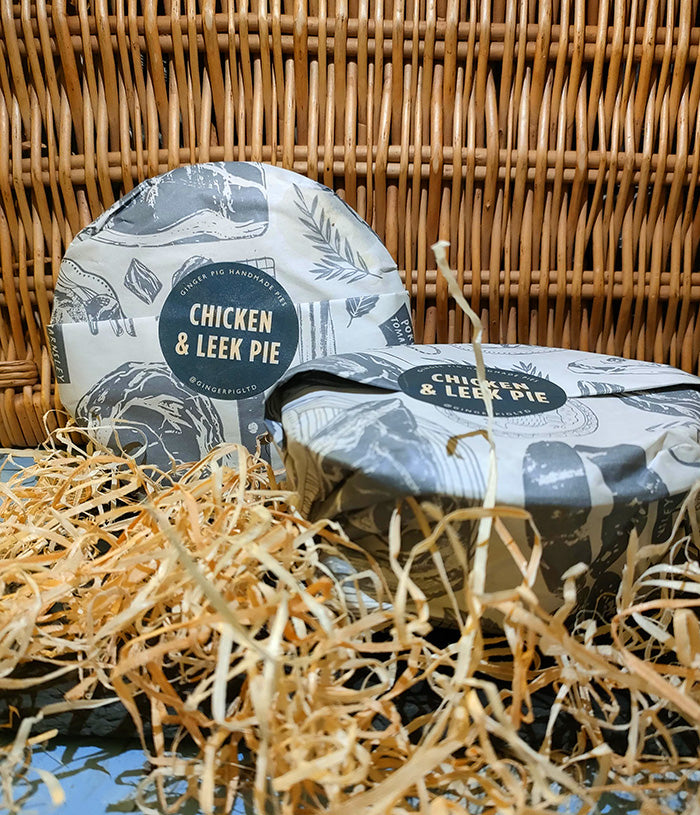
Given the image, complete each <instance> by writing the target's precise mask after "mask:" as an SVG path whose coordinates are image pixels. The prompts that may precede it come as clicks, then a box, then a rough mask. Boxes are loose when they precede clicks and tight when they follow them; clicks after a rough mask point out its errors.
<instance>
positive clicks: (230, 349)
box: [158, 262, 299, 400]
mask: <svg viewBox="0 0 700 815" xmlns="http://www.w3.org/2000/svg"><path fill="white" fill-rule="evenodd" d="M158 336H159V340H160V346H161V349H162V351H163V355H164V357H165V359H166V362H167V363H168V365H169V366H170V368H171V370H172V372H173V373H174V374H175V376H177V378H178V379H179V380H180V381H181V382H184V383H185V384H186V385H188V386H189V387H190V388H192V390H194V391H197V392H198V393H202V394H205V395H207V396H210V397H212V398H213V399H227V400H237V399H247V398H249V397H251V396H255V395H256V394H259V393H262V392H263V391H265V390H266V389H267V388H269V387H271V386H272V385H274V383H275V382H276V381H277V380H278V379H279V378H280V377H281V376H282V374H283V373H284V372H285V371H286V370H287V368H288V367H289V366H290V365H291V362H292V359H293V358H294V354H295V353H296V350H297V344H298V341H299V321H298V319H297V313H296V309H295V307H294V304H293V303H292V300H291V298H290V297H289V295H288V294H287V292H286V291H285V290H284V288H282V286H280V284H279V283H278V282H277V281H276V280H275V279H274V278H273V277H271V276H270V275H268V274H266V273H265V272H262V271H260V269H256V268H255V267H253V266H248V265H247V264H245V263H232V262H222V263H209V264H206V265H204V266H200V267H199V268H198V269H194V270H193V271H191V272H190V273H189V274H187V275H186V276H185V277H183V278H182V279H181V280H180V281H178V283H177V285H176V286H174V287H173V289H172V291H171V292H170V294H169V295H168V297H167V299H166V301H165V304H164V305H163V310H162V311H161V314H160V320H159V324H158Z"/></svg>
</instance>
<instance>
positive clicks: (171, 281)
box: [48, 162, 413, 468]
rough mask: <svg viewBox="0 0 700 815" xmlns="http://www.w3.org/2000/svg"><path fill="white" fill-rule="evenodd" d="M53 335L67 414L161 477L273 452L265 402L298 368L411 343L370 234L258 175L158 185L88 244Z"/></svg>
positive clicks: (265, 170) (308, 184)
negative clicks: (236, 455) (218, 455)
mask: <svg viewBox="0 0 700 815" xmlns="http://www.w3.org/2000/svg"><path fill="white" fill-rule="evenodd" d="M407 318H408V320H407ZM48 333H49V338H50V344H51V351H52V356H53V360H54V367H55V371H56V379H57V382H58V387H59V395H60V398H61V401H62V402H63V404H64V406H65V407H66V409H67V410H68V411H69V412H70V413H72V414H73V415H74V416H75V417H76V419H77V420H78V421H79V422H81V423H82V424H84V425H86V426H87V427H88V428H89V430H90V432H91V433H93V434H94V435H95V437H96V438H98V439H99V440H100V441H101V442H102V443H104V444H107V445H108V446H109V447H111V448H112V449H114V450H115V451H116V452H122V453H127V454H133V455H134V456H135V457H137V458H138V459H139V460H141V461H143V462H144V463H150V464H155V465H157V466H159V467H163V468H170V466H172V465H173V464H177V463H180V462H183V461H191V460H193V459H197V458H200V457H201V456H203V455H205V454H206V453H207V452H208V451H209V450H211V449H212V447H214V446H216V445H217V444H220V443H222V442H240V443H243V444H244V445H245V446H246V447H248V449H250V450H255V449H256V447H260V448H261V451H262V453H263V454H264V455H267V454H268V453H269V445H267V444H266V439H267V433H266V429H265V426H264V416H263V409H264V399H265V395H266V393H267V392H268V391H269V389H270V388H271V387H272V386H273V385H274V384H275V382H277V381H278V380H279V378H280V377H281V376H282V375H283V374H284V373H285V371H286V370H287V369H288V368H289V367H290V366H292V365H294V364H298V363H301V362H304V361H308V360H311V359H314V358H316V357H318V356H322V355H328V354H335V353H342V352H344V351H349V350H358V349H359V350H361V349H364V348H372V347H387V346H390V345H397V344H401V343H411V342H412V341H413V334H412V329H411V325H410V314H409V311H408V295H407V293H406V291H405V289H404V287H403V284H402V283H401V280H400V277H399V274H398V271H397V269H396V264H395V263H394V261H393V260H392V258H391V257H390V255H389V254H388V252H387V251H386V249H385V248H384V247H383V246H382V244H381V242H380V241H379V239H378V238H377V236H376V235H375V234H374V233H373V232H372V230H371V229H370V228H369V227H368V226H367V224H366V223H365V222H364V221H362V220H361V219H360V218H359V217H358V216H357V215H356V214H355V213H354V212H353V211H352V210H351V209H350V208H349V207H347V206H346V205H345V204H344V203H343V202H342V201H341V200H340V199H339V198H338V197H337V196H336V195H335V194H334V193H333V192H332V191H331V190H329V189H328V188H326V187H324V186H322V185H321V184H318V183H316V182H315V181H311V180H309V179H307V178H304V177H302V176H300V175H297V174H295V173H292V172H289V171H286V170H284V169H282V168H280V167H274V166H265V165H262V164H254V163H246V162H229V163H210V164H201V165H193V166H185V167H179V168H177V169H175V170H172V171H171V172H169V173H166V174H164V175H162V176H158V177H156V178H150V179H147V180H146V181H144V182H142V183H141V184H140V185H139V186H138V187H136V188H135V189H133V190H132V191H131V192H129V193H128V194H127V195H125V196H124V197H123V198H122V199H121V200H119V201H118V202H117V203H116V204H114V206H112V207H111V208H110V209H109V210H108V211H107V212H105V213H104V214H103V215H101V216H100V217H99V218H97V220H96V221H95V222H94V223H93V224H91V225H90V226H88V227H87V228H85V229H84V230H82V231H81V232H80V233H78V235H76V237H75V239H74V240H73V242H72V243H71V245H70V246H69V248H68V250H67V252H66V255H65V258H64V259H63V262H62V264H61V269H60V273H59V276H58V281H57V286H56V293H55V300H54V310H53V314H52V319H51V324H50V326H49V328H48Z"/></svg>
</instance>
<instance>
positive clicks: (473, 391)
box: [398, 365, 566, 416]
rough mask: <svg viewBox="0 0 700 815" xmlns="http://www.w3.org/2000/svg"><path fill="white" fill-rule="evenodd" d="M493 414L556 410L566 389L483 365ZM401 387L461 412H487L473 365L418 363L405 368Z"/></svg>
mask: <svg viewBox="0 0 700 815" xmlns="http://www.w3.org/2000/svg"><path fill="white" fill-rule="evenodd" d="M486 380H487V382H488V389H489V392H490V394H491V404H492V405H493V414H494V416H530V415H532V414H535V413H547V412H548V411H551V410H557V409H558V408H560V407H562V405H564V404H565V402H566V392H565V391H564V390H563V389H562V388H560V387H559V385H555V384H554V383H553V382H550V381H549V380H548V379H543V378H542V377H541V376H534V375H533V374H528V373H521V372H520V371H503V370H501V369H500V368H486ZM398 384H399V387H400V388H401V390H402V391H403V392H404V393H406V394H408V396H411V397H413V398H414V399H420V400H421V401H423V402H429V403H430V404H433V405H437V406H439V407H443V408H449V409H450V410H457V411H461V412H462V413H474V414H482V415H486V407H485V404H484V393H483V390H482V387H481V385H480V384H479V379H478V377H477V374H476V366H475V365H419V366H418V367H416V368H411V369H410V370H408V371H404V373H402V374H401V376H400V377H399V380H398Z"/></svg>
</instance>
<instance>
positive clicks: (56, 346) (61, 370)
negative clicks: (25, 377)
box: [46, 323, 70, 385]
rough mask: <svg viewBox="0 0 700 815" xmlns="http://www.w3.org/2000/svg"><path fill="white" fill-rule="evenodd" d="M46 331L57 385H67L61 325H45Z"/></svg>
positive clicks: (68, 379)
mask: <svg viewBox="0 0 700 815" xmlns="http://www.w3.org/2000/svg"><path fill="white" fill-rule="evenodd" d="M46 333H47V334H48V335H49V348H50V349H51V357H52V359H53V368H54V372H55V374H56V382H57V383H58V384H59V385H67V384H68V383H69V382H70V371H69V370H68V356H67V354H66V343H65V340H64V338H63V326H62V325H61V324H60V323H57V324H56V325H47V326H46Z"/></svg>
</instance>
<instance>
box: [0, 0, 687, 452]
mask: <svg viewBox="0 0 700 815" xmlns="http://www.w3.org/2000/svg"><path fill="white" fill-rule="evenodd" d="M0 50H1V52H2V60H0V85H1V86H2V95H1V96H0V194H1V196H2V204H3V207H2V211H0V257H1V260H2V284H3V288H2V294H1V296H0V352H1V356H0V386H2V388H3V392H2V394H1V396H0V446H20V447H25V446H33V445H36V444H38V443H40V442H41V441H42V439H43V438H44V437H45V425H44V418H43V417H44V414H45V413H46V412H47V411H49V410H50V409H51V408H53V407H56V406H57V405H58V403H57V401H56V396H55V390H54V387H53V384H52V371H51V363H50V359H49V356H48V354H47V348H46V337H45V330H44V327H45V325H46V323H47V322H48V320H49V316H50V311H51V299H52V292H53V286H54V281H55V278H56V274H57V272H58V267H59V262H60V258H61V256H62V254H63V252H64V251H65V248H66V246H67V245H68V243H69V242H70V240H71V238H72V236H73V235H75V233H76V232H77V231H78V230H79V229H80V228H81V227H83V226H85V225H86V224H88V223H89V222H90V221H91V220H92V219H93V218H95V217H96V216H97V215H98V214H99V213H100V212H102V211H103V210H104V209H105V208H106V207H107V206H109V205H110V204H111V203H112V202H113V201H114V200H115V199H117V198H118V197H119V196H121V195H122V194H123V193H124V192H126V191H128V190H129V189H131V188H132V187H133V185H134V184H136V183H137V182H138V181H140V180H142V179H143V178H145V177H147V176H151V175H155V174H157V173H160V172H163V171H165V170H167V169H169V168H173V167H176V166H177V165H179V164H185V163H193V162H201V161H209V160H223V159H225V160H233V159H249V160H250V159H252V160H255V161H264V162H274V163H278V164H282V165H284V166H285V167H288V168H293V169H294V170H296V171H298V172H300V173H305V174H308V175H309V176H311V177H313V178H317V179H318V180H320V181H323V182H324V183H326V184H328V185H329V186H331V187H333V188H334V189H336V190H337V191H338V192H339V193H340V194H341V195H342V196H343V197H344V198H345V200H346V201H347V202H348V203H349V204H350V205H351V206H353V207H354V208H355V209H356V210H357V211H358V212H359V213H360V215H361V216H362V217H364V218H366V219H367V221H369V222H370V223H371V224H372V226H373V227H374V229H375V230H376V231H377V232H378V234H379V236H380V237H381V238H382V239H383V240H384V242H385V243H386V245H387V246H388V248H389V250H390V251H391V252H392V254H393V255H394V257H395V258H396V260H397V262H398V265H399V268H400V269H401V270H403V271H402V273H403V274H405V280H406V285H407V287H408V289H409V291H410V292H411V295H412V301H413V307H414V314H415V326H416V332H417V337H418V339H419V340H420V341H424V342H433V341H438V342H452V341H461V340H468V339H469V327H468V325H467V324H466V323H465V320H464V319H463V317H462V314H461V312H460V311H458V310H455V308H454V306H453V304H452V303H451V302H450V300H449V299H448V297H447V292H446V288H445V286H444V285H443V282H442V280H441V279H440V280H437V279H436V274H435V271H434V269H435V263H434V259H433V257H432V253H431V252H430V250H429V247H430V245H431V243H432V242H433V241H435V239H437V238H438V237H441V238H446V239H449V240H450V241H451V244H452V246H451V262H452V265H453V266H454V267H456V268H457V270H458V273H459V277H460V280H461V281H462V283H463V285H464V291H465V293H466V295H467V297H468V298H469V300H470V301H471V303H472V304H473V306H474V307H475V308H476V309H477V311H478V312H480V313H481V315H482V318H483V320H484V324H485V326H486V327H487V334H488V339H489V340H490V341H497V342H516V341H517V342H525V343H540V344H547V345H559V346H572V347H577V348H581V349H585V350H595V351H603V352H606V353H612V354H616V355H623V356H630V357H636V358H640V359H653V360H657V361H661V362H670V363H672V364H674V365H679V366H681V367H683V368H685V369H686V370H691V371H697V370H698V360H699V356H700V320H699V319H698V301H699V300H700V255H699V253H698V244H699V243H700V183H699V182H700V105H699V101H700V8H699V0H681V2H680V3H675V2H670V1H668V0H667V2H663V1H662V0H660V2H656V0H647V2H636V0H615V2H614V3H612V2H610V0H589V2H588V3H586V2H585V0H576V1H575V2H572V3H571V4H564V5H561V7H560V5H559V3H556V2H555V3H552V2H549V0H542V2H540V3H539V4H537V3H534V2H533V3H528V2H527V0H521V2H518V3H516V2H512V0H494V2H493V4H491V3H488V2H483V3H480V4H477V3H476V0H474V2H470V3H469V4H468V3H467V2H466V0H461V2H457V0H437V2H436V0H420V2H418V0H416V2H415V3H411V2H403V1H402V0H395V2H394V3H393V4H392V3H391V2H387V3H385V4H383V5H382V4H376V3H375V2H368V0H350V1H349V2H348V0H309V2H308V4H307V2H306V0H294V2H292V0H285V5H284V8H282V6H281V4H280V1H279V0H272V1H271V2H270V3H269V4H268V2H267V0H252V2H251V4H250V5H249V4H248V2H247V0H240V2H238V3H237V4H235V5H234V4H233V2H232V0H229V2H228V3H227V2H226V0H223V2H222V3H221V4H217V3H216V2H214V0H202V1H201V2H199V3H197V2H196V0H183V2H182V3H179V2H177V3H176V2H172V3H170V2H168V0H165V1H164V2H158V3H157V2H155V0H146V2H138V0H128V2H126V3H125V2H123V0H113V2H108V0H94V2H89V1H88V0H77V4H76V5H72V4H71V5H66V0H53V2H52V3H50V4H47V3H46V2H45V0H22V2H21V3H19V2H16V3H15V4H13V3H11V2H10V0H7V2H3V3H2V39H1V40H0ZM56 421H60V418H58V419H57V418H56V415H55V414H53V415H51V416H50V418H49V422H50V424H51V423H55V422H56Z"/></svg>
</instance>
